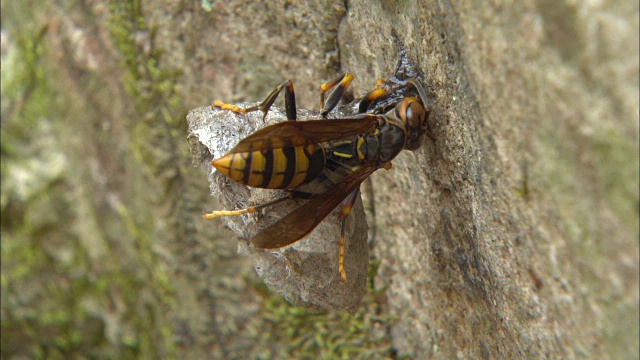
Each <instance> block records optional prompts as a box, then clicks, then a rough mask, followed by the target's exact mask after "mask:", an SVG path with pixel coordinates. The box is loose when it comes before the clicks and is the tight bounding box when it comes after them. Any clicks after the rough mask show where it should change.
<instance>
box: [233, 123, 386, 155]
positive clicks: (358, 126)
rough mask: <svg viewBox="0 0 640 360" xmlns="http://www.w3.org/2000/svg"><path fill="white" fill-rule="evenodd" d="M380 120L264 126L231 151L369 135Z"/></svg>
mask: <svg viewBox="0 0 640 360" xmlns="http://www.w3.org/2000/svg"><path fill="white" fill-rule="evenodd" d="M376 123H377V116H376V115H371V114H361V115H357V116H354V117H353V118H348V119H328V120H310V121H285V122H281V123H278V124H274V125H270V126H267V127H265V128H262V129H260V130H258V131H256V132H254V133H253V134H251V135H249V136H247V137H246V138H244V139H243V140H242V141H240V142H239V143H238V145H236V146H235V147H234V148H233V149H232V150H231V152H232V153H241V152H251V151H260V150H272V149H280V148H286V147H295V146H304V145H310V144H319V143H323V142H327V141H332V140H337V139H342V138H345V137H348V136H354V135H359V134H366V133H368V132H370V131H372V130H373V129H374V128H375V126H376Z"/></svg>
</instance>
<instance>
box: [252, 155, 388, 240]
mask: <svg viewBox="0 0 640 360" xmlns="http://www.w3.org/2000/svg"><path fill="white" fill-rule="evenodd" d="M377 169H378V167H377V166H375V165H373V164H372V165H366V166H363V167H361V168H359V169H358V170H356V171H354V172H352V173H350V174H349V175H347V176H346V177H345V178H344V179H343V180H342V181H341V182H340V183H338V184H336V185H335V186H334V187H332V188H331V189H329V190H328V191H327V192H325V193H323V194H319V195H317V196H315V197H313V198H311V200H309V201H308V202H307V203H305V204H304V205H302V206H300V207H299V208H297V209H296V210H294V211H293V212H291V213H290V214H288V215H287V216H285V217H284V218H282V219H280V220H278V221H277V222H276V223H275V224H273V225H271V226H269V227H268V228H266V229H264V230H262V231H261V232H260V233H258V234H257V235H256V236H254V237H253V238H252V239H251V241H252V242H253V244H254V245H256V246H257V247H261V248H265V249H273V248H279V247H282V246H287V245H289V244H292V243H294V242H296V241H298V240H300V239H302V238H303V237H305V236H306V235H307V234H309V233H310V232H311V231H312V230H313V229H315V227H316V226H318V224H320V222H322V220H324V218H325V217H327V215H329V213H330V212H331V211H332V210H333V209H334V208H335V207H336V206H338V205H339V204H340V203H341V202H342V200H344V199H345V198H346V197H347V196H348V195H349V194H351V192H353V191H354V190H355V189H356V188H357V187H358V186H359V185H360V184H361V183H362V182H363V181H364V180H365V179H366V178H367V177H368V176H369V175H371V174H372V173H373V172H374V171H376V170H377Z"/></svg>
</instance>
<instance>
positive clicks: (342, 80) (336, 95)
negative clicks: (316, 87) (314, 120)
mask: <svg viewBox="0 0 640 360" xmlns="http://www.w3.org/2000/svg"><path fill="white" fill-rule="evenodd" d="M353 79H354V76H353V74H350V73H346V74H344V75H342V76H340V77H338V78H335V79H333V80H330V81H327V82H326V83H324V84H322V85H320V109H321V112H320V114H321V115H322V116H326V115H327V114H328V113H329V112H330V111H331V110H333V109H334V108H335V107H336V106H337V105H338V102H340V99H341V98H342V95H344V93H345V91H347V88H348V87H349V85H350V84H351V82H352V81H353ZM333 88H335V90H333V92H332V93H331V95H329V98H328V99H327V101H326V103H325V99H324V97H325V94H326V93H327V92H328V91H329V90H331V89H333Z"/></svg>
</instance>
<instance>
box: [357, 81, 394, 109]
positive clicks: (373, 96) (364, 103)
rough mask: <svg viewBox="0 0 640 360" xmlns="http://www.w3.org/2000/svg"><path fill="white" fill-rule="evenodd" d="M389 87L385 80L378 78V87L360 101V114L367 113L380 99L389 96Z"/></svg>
mask: <svg viewBox="0 0 640 360" xmlns="http://www.w3.org/2000/svg"><path fill="white" fill-rule="evenodd" d="M387 92H388V91H387V87H386V85H385V81H384V79H383V78H378V80H377V81H376V87H375V89H373V90H372V91H371V92H369V93H368V94H367V95H365V96H364V97H363V98H362V100H360V105H358V112H359V113H365V112H367V110H369V107H371V105H372V104H374V103H375V102H376V101H377V100H378V99H380V98H381V97H383V96H385V95H387Z"/></svg>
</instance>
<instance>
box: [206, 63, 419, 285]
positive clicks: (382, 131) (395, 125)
mask: <svg viewBox="0 0 640 360" xmlns="http://www.w3.org/2000/svg"><path fill="white" fill-rule="evenodd" d="M353 79H354V76H353V75H352V74H349V73H347V74H344V75H342V76H340V77H338V78H336V79H333V80H331V81H328V82H326V83H324V84H322V85H321V86H320V91H321V101H320V102H321V104H320V107H321V109H322V110H321V111H320V114H321V115H322V117H323V118H322V119H318V120H309V121H297V120H296V105H295V92H294V88H293V82H291V81H290V80H287V81H285V82H283V83H282V84H280V85H279V86H278V87H276V88H275V89H274V90H273V91H272V92H271V93H270V94H269V95H268V96H267V98H266V99H265V100H264V101H263V102H262V103H260V104H258V105H256V106H253V107H248V108H241V107H238V106H236V105H231V104H226V103H223V102H222V101H218V100H216V101H214V102H213V104H212V107H214V108H221V109H224V110H230V111H233V112H236V113H241V114H245V113H248V112H252V111H262V112H263V114H264V115H263V120H264V118H265V117H266V115H267V113H268V111H269V109H270V108H271V106H272V105H273V103H274V102H275V100H276V98H277V97H278V96H279V94H280V93H281V92H282V91H283V90H284V94H285V97H284V102H285V112H286V117H287V121H284V122H281V123H278V124H274V125H270V126H267V127H265V128H262V129H260V130H258V131H256V132H254V133H253V134H251V135H249V136H247V137H246V138H244V139H243V140H241V141H240V142H239V143H238V144H237V145H236V146H235V147H234V148H233V149H231V151H229V153H228V154H226V155H224V156H222V157H220V158H218V159H215V160H213V161H212V162H211V165H213V167H214V168H216V169H217V170H218V171H219V172H221V173H222V174H224V175H225V176H227V177H229V178H230V179H232V180H234V181H236V182H238V183H241V184H244V185H247V186H251V187H258V188H265V189H280V190H285V191H287V195H285V196H283V197H281V198H278V199H276V200H274V201H271V202H268V203H265V204H261V205H256V206H250V207H247V208H245V209H240V210H219V211H213V212H211V213H205V214H203V216H204V217H205V219H207V220H210V219H214V218H217V217H220V216H237V215H241V214H246V213H253V212H256V211H259V210H262V209H265V208H268V207H271V206H273V205H275V204H278V203H280V202H282V201H285V200H288V199H294V198H297V199H300V198H302V199H306V200H307V201H306V202H305V203H303V204H302V205H301V206H300V207H298V208H296V209H295V210H294V211H292V212H291V213H289V214H288V215H286V216H285V217H283V218H281V219H279V220H278V221H276V222H275V223H274V224H272V225H270V226H268V227H266V228H265V229H263V230H261V231H260V232H259V233H258V234H256V235H255V236H253V237H252V238H251V239H250V241H251V242H252V243H253V244H254V245H255V246H256V247H258V248H263V249H274V248H280V247H284V246H287V245H290V244H292V243H294V242H296V241H298V240H300V239H302V238H304V237H305V236H306V235H308V234H309V233H310V232H311V231H312V230H313V229H314V228H315V227H316V226H318V225H319V224H320V223H321V222H322V221H323V220H324V219H325V218H326V217H327V216H328V215H329V214H330V213H331V212H332V211H333V210H334V209H335V208H336V207H338V205H340V204H341V203H343V202H344V200H345V199H347V198H348V200H347V201H346V202H345V203H344V205H343V207H342V210H341V214H340V217H341V219H342V224H341V235H340V252H339V272H340V280H341V282H342V283H344V282H346V272H345V270H344V248H345V239H344V238H345V223H346V218H347V216H348V215H349V213H350V212H351V209H352V207H353V205H354V204H355V201H356V199H357V198H358V195H359V191H360V184H361V183H362V182H363V181H364V180H365V179H367V178H368V177H369V176H370V175H371V174H372V173H373V172H375V171H376V170H378V169H381V168H384V169H387V170H388V169H390V168H391V161H392V160H393V159H394V158H395V157H396V156H397V155H398V154H399V153H400V152H401V151H402V150H405V149H406V150H416V149H418V148H419V147H420V145H421V144H422V142H423V140H424V136H425V133H426V132H427V131H428V118H429V109H428V104H427V96H426V92H425V90H424V88H423V87H422V85H421V84H420V83H419V82H418V81H416V80H415V79H413V78H409V79H407V80H405V81H404V86H411V87H413V88H414V89H415V93H416V95H417V96H406V97H404V98H401V99H398V100H397V101H396V104H395V106H394V108H393V109H392V110H390V111H388V112H387V113H384V114H377V113H376V110H378V111H380V110H379V108H377V107H376V106H375V103H376V102H377V101H378V100H380V99H382V98H383V97H385V95H388V94H389V91H390V89H389V88H388V86H385V84H384V80H382V79H379V80H378V83H377V85H376V87H375V89H374V90H373V91H371V92H369V93H368V94H366V95H365V96H364V97H362V98H361V99H359V100H356V101H358V104H357V106H355V108H357V109H358V110H357V113H355V114H353V115H347V116H343V117H342V118H336V119H327V118H326V116H327V115H328V114H329V113H330V112H331V111H332V110H333V109H334V108H335V107H336V106H337V105H338V103H339V101H340V100H341V98H342V97H343V95H344V94H345V91H346V89H347V87H348V86H349V85H350V83H351V82H352V80H353ZM329 91H331V93H330V95H329V96H328V98H327V99H326V101H325V95H326V94H327V93H328V92H329ZM392 98H393V97H392ZM354 102H355V101H354ZM386 107H388V104H387V105H385V108H386ZM370 108H373V110H370ZM310 183H318V184H320V185H321V188H322V189H324V191H321V192H319V193H308V192H305V191H303V190H301V188H302V187H303V186H304V185H306V184H310Z"/></svg>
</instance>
